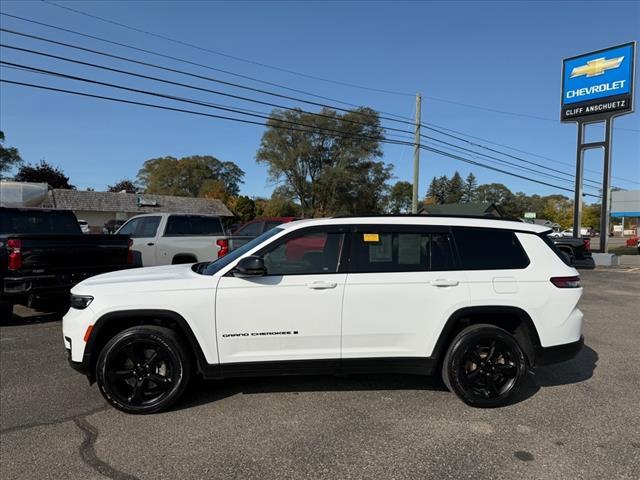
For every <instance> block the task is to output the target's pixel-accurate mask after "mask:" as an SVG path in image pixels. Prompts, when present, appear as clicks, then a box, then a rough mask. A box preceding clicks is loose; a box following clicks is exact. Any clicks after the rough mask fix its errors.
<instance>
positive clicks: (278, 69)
mask: <svg viewBox="0 0 640 480" xmlns="http://www.w3.org/2000/svg"><path fill="white" fill-rule="evenodd" d="M41 1H42V2H43V3H46V4H48V5H53V6H55V7H58V8H62V9H64V10H68V11H71V12H74V13H77V14H79V15H84V16H86V17H89V18H93V19H96V20H100V21H101V22H105V23H110V24H112V25H116V26H118V27H122V28H126V29H128V30H131V31H134V32H138V33H142V34H144V35H150V36H152V37H156V38H160V39H162V40H166V41H168V42H172V43H175V44H177V45H182V46H185V47H190V48H195V49H197V50H200V51H203V52H207V53H212V54H214V55H219V56H221V57H225V58H230V59H232V60H237V61H239V62H245V63H249V64H252V65H257V66H259V67H264V68H270V69H272V70H276V71H279V72H284V73H289V74H291V75H297V76H299V77H304V78H310V79H312V80H319V81H321V82H327V83H333V84H336V85H342V86H345V87H350V88H358V89H360V90H368V91H370V92H378V93H387V94H390V95H400V96H406V97H413V96H414V94H413V93H406V92H398V91H394V90H386V89H383V88H374V87H366V86H363V85H356V84H354V83H348V82H342V81H339V80H332V79H329V78H323V77H318V76H316V75H310V74H307V73H301V72H296V71H295V70H289V69H287V68H282V67H277V66H274V65H269V64H267V63H263V62H258V61H256V60H251V59H247V58H242V57H238V56H236V55H230V54H228V53H224V52H220V51H218V50H212V49H210V48H205V47H201V46H200V45H195V44H193V43H189V42H185V41H183V40H179V39H176V38H171V37H167V36H166V35H161V34H159V33H154V32H150V31H148V30H143V29H141V28H137V27H133V26H131V25H127V24H124V23H120V22H116V21H115V20H110V19H108V18H104V17H100V16H98V15H94V14H91V13H88V12H84V11H82V10H77V9H75V8H71V7H67V6H65V5H59V4H57V3H55V2H50V1H48V0H41Z"/></svg>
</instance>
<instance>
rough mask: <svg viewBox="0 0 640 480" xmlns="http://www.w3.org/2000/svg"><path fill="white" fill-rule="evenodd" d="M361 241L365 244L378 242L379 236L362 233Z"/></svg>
mask: <svg viewBox="0 0 640 480" xmlns="http://www.w3.org/2000/svg"><path fill="white" fill-rule="evenodd" d="M362 239H363V240H364V241H365V242H379V241H380V235H379V234H377V233H363V234H362Z"/></svg>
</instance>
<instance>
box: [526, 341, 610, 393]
mask: <svg viewBox="0 0 640 480" xmlns="http://www.w3.org/2000/svg"><path fill="white" fill-rule="evenodd" d="M598 358H599V357H598V352H596V351H595V350H594V349H593V348H591V347H589V346H588V345H585V346H584V347H582V350H580V353H579V354H578V355H577V356H576V357H575V358H573V359H571V360H569V361H568V362H562V363H558V364H556V365H549V366H545V367H538V368H536V369H535V371H534V379H535V381H536V384H538V385H539V386H541V387H555V386H559V385H570V384H572V383H580V382H584V381H585V380H588V379H590V378H591V377H592V376H593V372H594V371H595V369H596V368H597V363H598Z"/></svg>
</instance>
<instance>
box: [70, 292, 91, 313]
mask: <svg viewBox="0 0 640 480" xmlns="http://www.w3.org/2000/svg"><path fill="white" fill-rule="evenodd" d="M91 302H93V297H92V296H91V295H73V294H71V308H75V309H77V310H84V309H85V308H87V307H88V306H89V304H90V303H91Z"/></svg>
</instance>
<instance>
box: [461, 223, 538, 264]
mask: <svg viewBox="0 0 640 480" xmlns="http://www.w3.org/2000/svg"><path fill="white" fill-rule="evenodd" d="M452 230H453V235H454V238H455V241H456V246H457V247H458V253H459V255H460V260H461V261H462V268H463V269H464V270H504V269H519V268H525V267H526V266H527V265H529V258H528V257H527V254H526V253H525V251H524V249H523V248H522V246H521V245H520V242H519V241H518V238H517V237H516V234H515V233H514V232H512V231H511V230H499V229H489V228H465V227H455V228H453V229H452Z"/></svg>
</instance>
